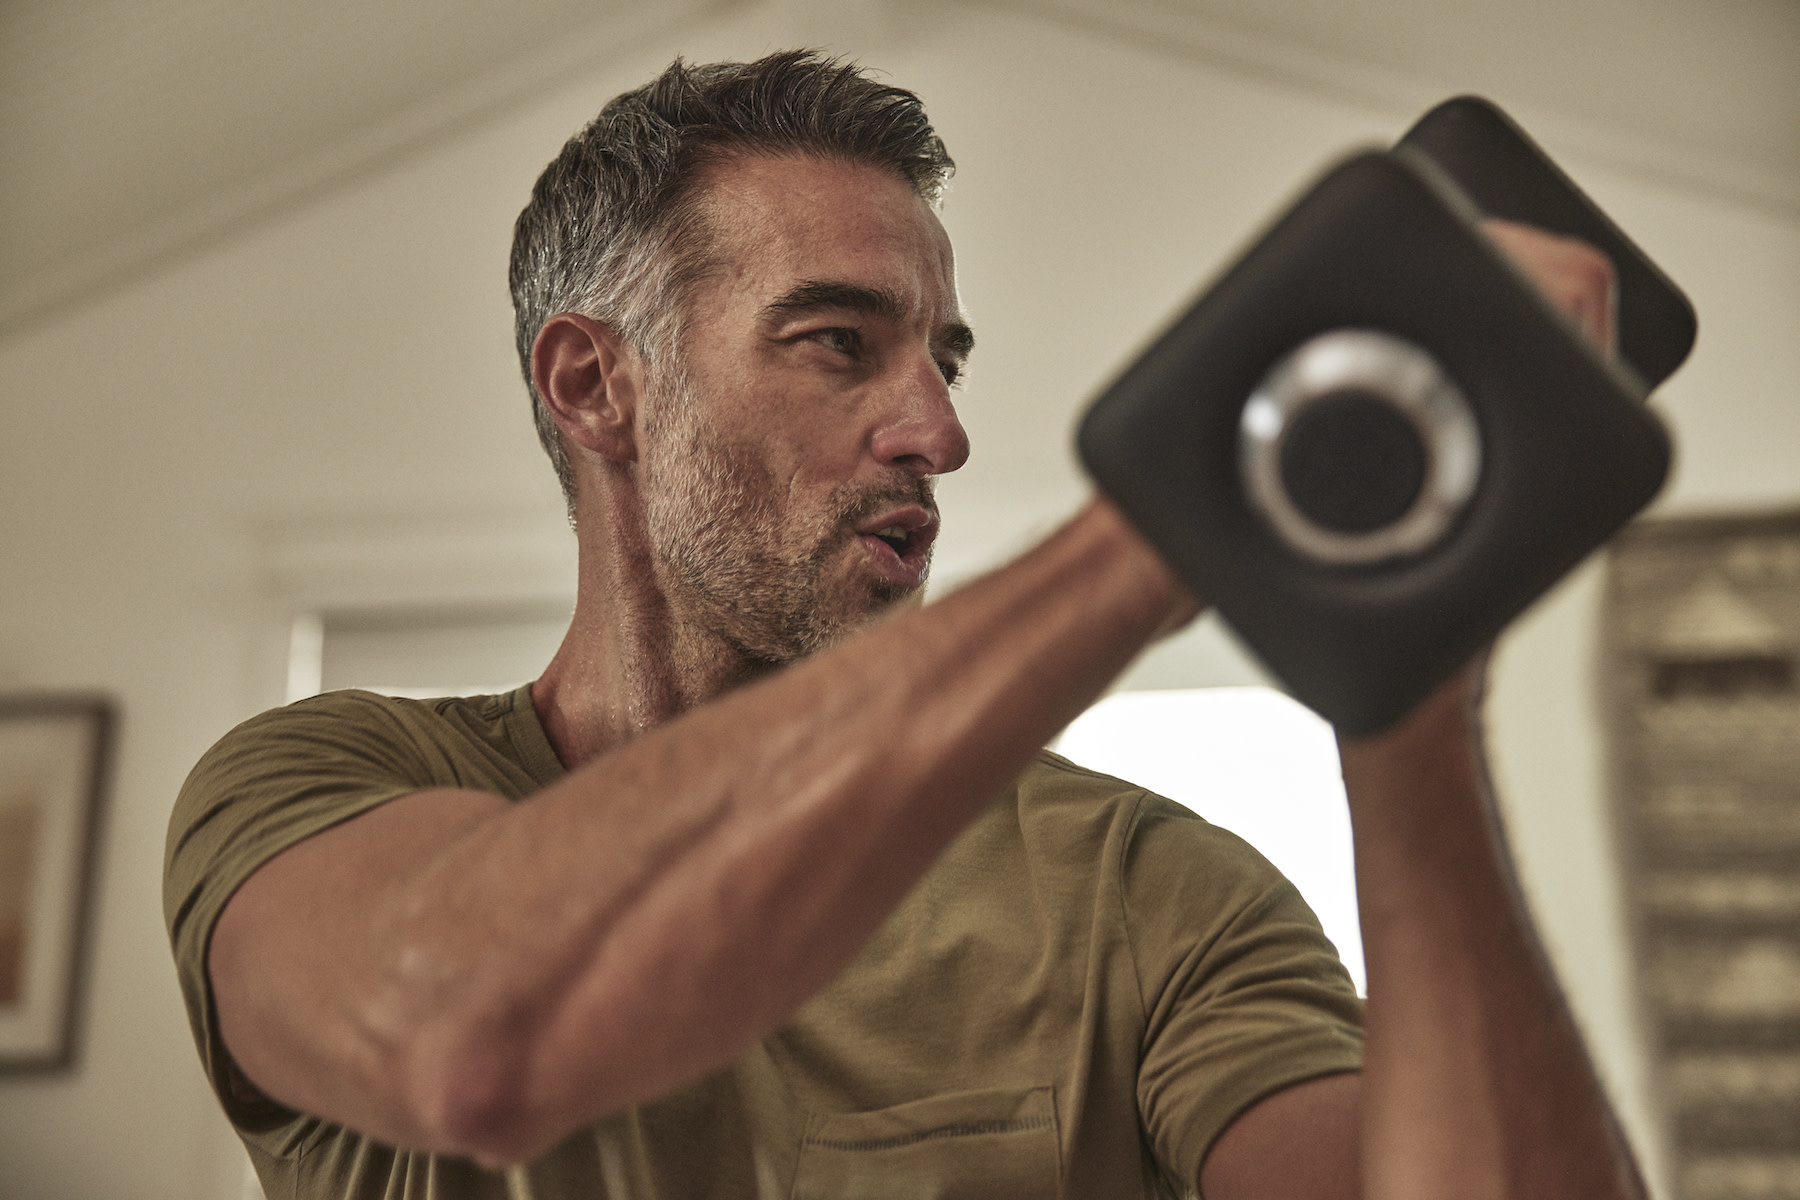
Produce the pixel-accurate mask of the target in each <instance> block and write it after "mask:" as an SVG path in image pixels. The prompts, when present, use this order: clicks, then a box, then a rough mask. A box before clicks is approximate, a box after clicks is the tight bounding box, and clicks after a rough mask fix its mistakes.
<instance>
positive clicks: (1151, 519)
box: [1079, 97, 1694, 735]
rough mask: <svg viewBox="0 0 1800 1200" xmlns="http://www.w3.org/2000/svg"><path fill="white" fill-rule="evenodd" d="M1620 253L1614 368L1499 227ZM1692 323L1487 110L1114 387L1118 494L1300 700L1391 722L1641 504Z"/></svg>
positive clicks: (1326, 192)
mask: <svg viewBox="0 0 1800 1200" xmlns="http://www.w3.org/2000/svg"><path fill="white" fill-rule="evenodd" d="M1483 216H1493V217H1502V218H1506V219H1508V220H1512V221H1517V222H1520V223H1523V224H1529V225H1534V226H1537V227H1539V228H1542V229H1546V230H1549V231H1551V232H1554V233H1561V234H1566V235H1571V236H1575V237H1579V238H1582V239H1583V240H1585V241H1587V242H1589V243H1590V244H1592V245H1594V246H1596V247H1597V248H1599V249H1600V250H1602V251H1603V252H1605V253H1606V254H1607V255H1608V257H1610V258H1611V259H1612V261H1613V263H1614V266H1615V270H1616V272H1617V277H1618V285H1619V297H1618V327H1619V328H1618V342H1619V353H1618V356H1617V358H1615V359H1608V358H1606V357H1604V356H1603V355H1602V354H1601V353H1600V352H1599V351H1598V350H1597V349H1596V348H1595V347H1594V346H1593V345H1592V344H1591V343H1590V342H1589V341H1588V340H1587V339H1586V338H1585V337H1584V336H1583V335H1582V334H1581V333H1580V332H1579V331H1578V330H1577V329H1576V328H1575V327H1574V325H1573V324H1572V323H1571V322H1570V321H1569V320H1568V319H1567V318H1566V317H1565V316H1564V315H1563V314H1562V313H1560V312H1558V311H1556V310H1555V309H1554V308H1553V307H1552V306H1551V304H1550V303H1549V301H1548V300H1546V299H1545V298H1544V297H1543V296H1542V295H1541V294H1540V293H1539V292H1538V291H1537V289H1536V288H1535V287H1534V286H1533V285H1532V284H1531V283H1530V281H1529V280H1527V279H1526V278H1525V277H1524V276H1523V275H1522V274H1520V272H1519V271H1518V270H1517V269H1516V268H1515V267H1514V266H1513V265H1512V264H1511V262H1510V261H1509V260H1507V259H1506V258H1505V257H1504V256H1503V255H1502V254H1501V253H1500V251H1499V250H1498V249H1497V248H1496V247H1495V246H1494V245H1493V243H1491V242H1490V241H1489V240H1488V238H1487V237H1486V236H1485V235H1484V234H1483V233H1482V232H1481V230H1480V227H1479V221H1480V219H1481V218H1482V217H1483ZM1693 338H1694V315H1693V309H1692V307H1691V306H1690V305H1689V304H1688V302H1687V299H1686V298H1685V297H1684V296H1683V295H1682V294H1681V292H1680V291H1679V290H1678V289H1677V288H1676V287H1675V286H1674V285H1673V284H1672V283H1671V282H1670V281H1669V280H1668V279H1667V277H1665V276H1664V275H1663V274H1662V272H1661V271H1659V270H1658V269H1657V268H1656V266H1655V264H1654V263H1652V262H1651V261H1650V260H1649V258H1647V257H1646V256H1645V255H1644V254H1643V252H1642V251H1641V250H1639V249H1638V248H1637V247H1636V246H1635V245H1634V244H1633V243H1632V242H1631V241H1630V239H1628V238H1627V237H1625V235H1624V234H1623V233H1621V232H1620V231H1619V230H1618V229H1617V227H1615V226H1614V225H1613V224H1612V222H1611V221H1610V220H1608V219H1607V217H1606V216H1605V214H1604V213H1602V212H1601V211H1600V210H1599V208H1597V207H1596V206H1595V205H1594V204H1593V203H1592V201H1590V200H1589V199H1588V198H1587V197H1586V196H1585V195H1584V194H1583V193H1582V192H1581V191H1580V190H1579V189H1578V188H1577V187H1576V186H1575V185H1574V184H1573V183H1572V182H1570V181H1569V179H1568V178H1567V176H1565V175H1564V174H1563V173H1562V172H1561V170H1559V169H1558V168H1557V167H1556V165H1555V164H1554V163H1552V162H1551V161H1550V159H1549V158H1548V157H1547V156H1546V155H1545V154H1544V153H1543V152H1542V151H1541V150H1540V149H1539V148H1538V147H1537V146H1536V145H1534V144H1533V143H1532V142H1531V140H1530V139H1529V138H1528V137H1526V135H1525V134H1524V133H1523V131H1521V130H1520V129H1519V128H1518V127H1517V126H1516V125H1514V124H1513V123H1512V121H1511V120H1509V119H1508V118H1507V117H1506V115H1505V114H1504V113H1502V112H1500V110H1499V109H1497V108H1495V107H1494V106H1493V105H1491V104H1489V103H1488V102H1486V101H1484V100H1480V99H1476V98H1472V97H1463V98H1459V99H1456V100H1451V101H1448V102H1446V103H1445V104H1442V105H1440V106H1439V107H1437V108H1435V109H1433V110H1432V111H1431V112H1430V113H1428V114H1427V115H1426V116H1425V117H1424V118H1423V119H1422V120H1421V121H1420V122H1419V123H1418V124H1417V125H1416V126H1414V127H1413V129H1412V130H1411V131H1409V132H1408V133H1407V134H1406V136H1405V137H1404V138H1402V139H1401V140H1400V142H1399V143H1398V144H1397V145H1396V146H1395V147H1394V148H1393V149H1391V150H1386V151H1370V152H1366V153H1362V154H1358V155H1355V156H1353V157H1351V158H1349V159H1348V160H1346V161H1345V162H1343V163H1341V164H1339V165H1338V166H1337V167H1336V168H1334V169H1333V170H1331V171H1329V172H1328V173H1327V174H1326V175H1325V176H1324V177H1323V178H1322V179H1321V180H1319V181H1318V182H1317V183H1316V184H1315V185H1314V186H1313V187H1312V188H1311V189H1310V190H1308V191H1307V193H1306V194H1305V195H1304V196H1302V197H1301V199H1300V200H1299V201H1298V202H1297V203H1296V204H1295V205H1294V206H1293V207H1292V208H1291V209H1289V210H1288V212H1287V213H1286V214H1285V215H1283V216H1282V217H1281V218H1280V219H1279V220H1277V221H1276V223H1275V224H1274V225H1273V227H1271V228H1270V229H1269V230H1268V232H1267V233H1266V234H1265V235H1264V236H1263V237H1262V238H1261V239H1260V240H1259V241H1258V242H1257V243H1256V245H1255V246H1253V247H1252V248H1251V249H1250V250H1249V251H1248V252H1247V253H1246V254H1245V255H1244V256H1243V257H1242V258H1240V259H1239V260H1238V261H1237V263H1236V264H1235V265H1233V266H1232V267H1231V268H1229V269H1228V270H1227V271H1226V272H1225V274H1224V275H1223V276H1222V277H1221V278H1220V279H1219V280H1218V281H1217V282H1216V283H1215V284H1214V285H1213V286H1212V287H1211V288H1210V289H1208V290H1207V292H1206V293H1205V294H1204V295H1202V296H1201V297H1200V299H1199V300H1197V301H1196V302H1195V303H1194V304H1193V305H1192V306H1191V307H1190V308H1188V310H1187V311H1186V312H1185V313H1184V314H1182V315H1181V316H1180V317H1179V318H1178V319H1177V320H1176V321H1175V323H1174V324H1173V325H1172V326H1171V327H1170V328H1169V329H1168V330H1167V331H1166V332H1165V333H1164V334H1163V335H1162V336H1161V337H1160V338H1159V339H1158V340H1157V341H1156V342H1155V343H1154V344H1153V345H1152V346H1151V347H1150V348H1149V349H1148V350H1147V351H1146V352H1145V353H1144V354H1143V355H1142V356H1141V357H1140V358H1139V359H1138V360H1137V361H1136V362H1135V363H1134V364H1132V365H1131V366H1130V367H1129V368H1128V369H1127V370H1126V371H1125V372H1124V373H1123V374H1122V375H1121V376H1120V377H1119V378H1118V380H1117V381H1115V382H1114V383H1113V384H1112V385H1111V386H1110V387H1109V388H1108V389H1107V390H1106V391H1105V392H1104V393H1103V394H1102V395H1101V396H1100V398H1099V399H1098V400H1096V401H1095V403H1094V405H1093V407H1092V408H1091V409H1090V410H1089V411H1088V414H1087V416H1086V417H1085V418H1084V420H1083V422H1082V425H1081V430H1080V435H1079V443H1080V450H1081V454H1082V457H1083V459H1084V460H1085V462H1086V463H1087V466H1088V469H1089V470H1090V471H1091V472H1092V473H1093V475H1094V477H1095V479H1096V481H1097V482H1098V483H1099V485H1100V487H1101V488H1102V490H1104V491H1105V492H1106V493H1107V494H1108V495H1110V496H1111V497H1112V498H1113V499H1114V501H1115V502H1116V503H1117V504H1118V505H1119V507H1120V508H1121V509H1122V510H1123V511H1124V512H1125V513H1126V515H1127V516H1128V517H1129V518H1130V519H1131V520H1132V521H1133V522H1134V523H1135V524H1136V525H1137V526H1138V527H1139V528H1140V529H1141V530H1142V531H1143V532H1144V534H1145V535H1146V536H1147V537H1148V538H1149V539H1150V540H1151V541H1152V542H1153V543H1154V544H1155V545H1156V546H1157V547H1158V549H1159V550H1161V552H1162V553H1163V554H1164V556H1165V557H1166V558H1167V559H1168V561H1169V562H1170V563H1171V565H1172V566H1173V567H1174V568H1175V569H1176V571H1177V572H1178V573H1179V574H1180V575H1181V576H1182V577H1183V578H1184V579H1185V580H1186V581H1187V583H1188V584H1189V585H1190V586H1191V587H1192V588H1193V589H1194V590H1195V591H1196V592H1197V593H1198V594H1199V595H1201V596H1204V597H1206V598H1208V599H1209V600H1211V601H1212V603H1213V604H1214V605H1216V606H1217V608H1218V610H1219V612H1220V613H1221V615H1222V616H1223V617H1224V618H1225V619H1226V620H1227V621H1228V622H1229V623H1230V624H1231V625H1232V627H1233V628H1234V629H1235V630H1236V631H1237V632H1238V634H1239V635H1240V636H1241V637H1242V638H1243V639H1244V641H1245V642H1246V643H1248V645H1249V646H1250V648H1251V649H1252V650H1253V651H1255V653H1256V654H1257V655H1258V656H1259V657H1260V658H1262V660H1263V661H1264V662H1265V663H1266V664H1267V665H1268V667H1269V668H1270V669H1271V670H1272V671H1273V672H1274V674H1275V675H1276V676H1277V677H1278V678H1279V679H1281V680H1282V682H1283V683H1284V684H1285V685H1286V686H1287V687H1288V688H1289V689H1290V690H1291V691H1292V692H1293V694H1294V695H1295V696H1297V697H1298V698H1299V699H1300V700H1302V701H1304V702H1305V703H1307V704H1309V705H1311V706H1312V707H1313V708H1314V709H1315V710H1317V711H1318V712H1319V713H1320V714H1321V715H1323V716H1324V717H1326V718H1327V719H1328V720H1330V721H1331V722H1332V723H1333V724H1334V725H1336V726H1337V727H1338V728H1339V730H1340V731H1342V732H1344V733H1347V734H1350V735H1363V734H1369V733H1373V732H1376V731H1379V730H1381V729H1383V728H1385V727H1387V726H1388V725H1389V724H1391V723H1392V722H1393V721H1395V720H1396V719H1398V718H1399V717H1400V716H1401V715H1403V714H1404V713H1405V712H1407V711H1408V710H1409V709H1411V708H1412V707H1413V706H1414V705H1415V704H1417V703H1418V702H1419V701H1420V700H1421V699H1423V698H1424V697H1425V695H1426V694H1428V693H1429V692H1430V691H1431V689H1432V688H1434V687H1435V686H1436V685H1437V684H1439V683H1441V682H1442V681H1443V680H1445V679H1446V678H1448V677H1449V676H1450V674H1451V673H1453V672H1454V671H1455V670H1456V669H1457V668H1458V667H1460V666H1461V665H1462V664H1463V663H1465V662H1467V661H1468V660H1469V658H1470V657H1471V656H1472V655H1473V654H1475V653H1476V652H1477V651H1478V650H1479V649H1480V648H1481V647H1483V646H1485V645H1486V644H1488V643H1489V642H1490V641H1491V640H1492V639H1493V638H1494V636H1495V635H1496V634H1497V633H1498V632H1499V631H1500V629H1501V628H1502V627H1503V626H1504V625H1505V624H1506V623H1507V622H1508V621H1510V620H1511V619H1512V618H1513V617H1514V616H1516V615H1517V614H1518V613H1519V612H1520V611H1521V610H1523V609H1524V608H1525V607H1526V606H1527V605H1528V604H1530V603H1531V601H1532V600H1533V599H1535V598H1536V597H1537V596H1539V595H1540V594H1541V593H1542V592H1543V591H1544V590H1545V589H1547V588H1548V587H1550V585H1551V584H1553V583H1554V582H1555V581H1556V580H1557V579H1558V578H1560V577H1561V576H1562V575H1563V574H1564V573H1565V572H1567V571H1568V570H1569V569H1570V568H1571V567H1573V566H1574V565H1575V564H1576V563H1578V562H1579V561H1580V560H1581V559H1582V558H1583V557H1584V556H1586V555H1587V554H1588V553H1589V552H1590V551H1591V550H1593V549H1594V548H1595V547H1596V546H1598V545H1599V544H1601V543H1602V542H1603V541H1605V540H1606V539H1607V538H1608V537H1610V536H1611V535H1612V534H1613V533H1614V532H1615V531H1616V530H1617V529H1618V528H1619V526H1621V525H1622V524H1623V523H1624V522H1625V521H1626V520H1628V519H1629V518H1630V517H1631V516H1632V514H1634V513H1636V512H1637V511H1638V510H1639V509H1640V508H1642V507H1643V506H1644V505H1645V504H1647V503H1648V502H1649V500H1650V499H1651V497H1652V496H1654V495H1655V494H1656V492H1657V490H1658V489H1659V488H1660V487H1661V486H1662V482H1663V480H1664V478H1665V476H1666V475H1667V473H1668V467H1669V459H1670V443H1669V438H1668V435H1667V433H1666V432H1665V430H1664V428H1663V426H1662V424H1661V423H1660V422H1659V421H1658V420H1657V419H1656V417H1655V416H1654V415H1653V414H1652V413H1651V412H1650V411H1649V410H1648V409H1647V408H1645V406H1644V404H1643V400H1644V398H1645V396H1646V395H1647V394H1648V392H1649V391H1650V389H1651V388H1653V387H1654V386H1655V385H1656V384H1658V383H1660V382H1661V381H1662V380H1663V379H1664V378H1666V377H1667V376H1668V375H1669V374H1670V373H1671V372H1672V371H1674V369H1675V368H1676V367H1677V366H1679V365H1680V364H1681V362H1682V360H1683V359H1685V358H1686V356H1687V353H1688V351H1689V349H1690V348H1691V347H1692V344H1693Z"/></svg>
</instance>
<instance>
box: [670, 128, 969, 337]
mask: <svg viewBox="0 0 1800 1200" xmlns="http://www.w3.org/2000/svg"><path fill="white" fill-rule="evenodd" d="M702 204H703V211H704V212H705V214H706V219H707V224H708V226H709V230H710V232H711V234H712V239H713V250H714V255H713V258H714V262H715V266H716V274H715V276H714V280H715V282H716V283H717V284H718V285H720V286H722V287H723V288H725V289H726V290H727V291H729V292H731V293H734V294H736V295H738V296H741V298H742V299H744V300H745V301H747V302H751V303H758V304H760V303H763V302H766V301H767V300H768V299H769V298H771V297H773V296H776V295H780V294H783V293H786V292H787V291H789V290H791V289H792V288H793V287H794V286H795V285H796V284H799V283H805V282H821V281H829V282H843V283H856V284H861V285H865V286H869V287H875V288H880V289H882V290H885V291H888V292H891V293H892V294H894V295H895V296H898V297H900V298H901V299H902V300H903V301H905V302H906V305H907V308H908V309H909V310H911V313H912V314H913V315H916V316H917V317H919V318H921V319H924V320H927V321H939V320H946V319H954V318H955V317H956V315H957V302H956V282H955V262H954V257H953V255H952V253H951V249H950V237H949V235H948V234H947V233H945V232H944V227H943V225H942V224H941V223H940V222H939V221H938V219H937V214H936V213H934V212H932V210H931V206H930V205H929V204H927V203H926V202H925V201H924V200H923V199H921V198H920V197H919V196H918V195H917V193H915V192H914V191H913V190H912V188H911V187H910V186H909V185H908V184H907V183H906V181H905V180H903V179H901V178H899V177H898V176H896V175H894V174H892V173H890V172H888V171H885V170H882V169H880V168H878V167H871V166H865V165H861V164H851V163H842V162H832V161H829V160H823V159H817V158H809V157H790V156H781V157H772V156H763V155H749V156H739V157H734V158H731V159H728V160H726V161H725V162H723V163H721V164H719V165H718V166H716V167H714V168H713V169H712V170H711V171H710V172H709V174H708V178H707V181H706V184H705V192H704V200H703V202H702Z"/></svg>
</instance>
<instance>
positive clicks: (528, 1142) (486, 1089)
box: [408, 1036, 567, 1169]
mask: <svg viewBox="0 0 1800 1200" xmlns="http://www.w3.org/2000/svg"><path fill="white" fill-rule="evenodd" d="M458 1040H459V1042H460V1043H461V1044H460V1045H458V1046H453V1047H452V1046H440V1047H439V1048H437V1049H436V1050H435V1051H422V1052H421V1053H420V1054H419V1060H418V1062H417V1064H416V1066H415V1067H414V1069H413V1070H412V1071H410V1072H409V1076H410V1078H411V1085H410V1087H409V1089H408V1090H409V1091H410V1092H411V1103H410V1105H409V1107H410V1108H411V1109H412V1110H413V1113H414V1123H415V1126H416V1128H417V1130H418V1134H419V1140H420V1141H421V1142H422V1143H424V1145H425V1146H426V1147H427V1148H429V1149H430V1150H432V1151H434V1152H436V1153H440V1154H453V1155H456V1156H458V1157H462V1158H468V1159H472V1160H473V1161H475V1162H476V1163H478V1164H480V1165H481V1166H483V1167H486V1168H489V1169H500V1168H503V1167H509V1166H513V1165H515V1164H518V1163H523V1162H529V1161H530V1160H531V1159H533V1158H536V1157H537V1156H538V1155H540V1154H542V1153H543V1152H544V1151H546V1150H548V1149H549V1148H550V1147H551V1146H553V1145H554V1144H555V1143H556V1142H557V1140H558V1139H559V1138H560V1137H561V1136H562V1135H563V1134H564V1133H566V1132H567V1130H562V1129H558V1128H554V1127H553V1125H552V1123H551V1122H550V1121H548V1120H546V1118H545V1114H543V1113H542V1112H541V1111H539V1106H538V1105H537V1104H534V1102H533V1091H534V1089H533V1088H532V1086H531V1080H530V1071H529V1068H528V1061H529V1058H528V1055H527V1054H526V1053H524V1052H523V1050H522V1048H521V1047H520V1046H519V1045H518V1044H517V1042H516V1039H509V1038H506V1037H504V1036H501V1037H471V1038H463V1039H458Z"/></svg>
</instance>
